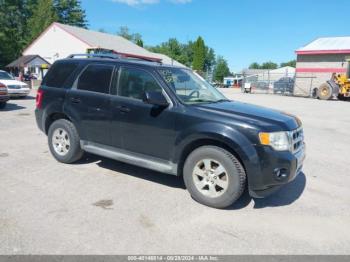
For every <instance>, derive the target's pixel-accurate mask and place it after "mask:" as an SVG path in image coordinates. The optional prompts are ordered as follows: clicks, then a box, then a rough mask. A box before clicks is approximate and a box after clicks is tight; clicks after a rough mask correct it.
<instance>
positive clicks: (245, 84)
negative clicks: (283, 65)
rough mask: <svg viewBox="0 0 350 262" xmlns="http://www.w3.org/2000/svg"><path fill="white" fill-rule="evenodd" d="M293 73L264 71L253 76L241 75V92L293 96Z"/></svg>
mask: <svg viewBox="0 0 350 262" xmlns="http://www.w3.org/2000/svg"><path fill="white" fill-rule="evenodd" d="M294 83H295V73H294V72H288V71H285V72H272V71H269V70H266V71H264V72H261V73H259V74H255V75H243V80H242V92H246V93H266V94H282V95H293V93H294Z"/></svg>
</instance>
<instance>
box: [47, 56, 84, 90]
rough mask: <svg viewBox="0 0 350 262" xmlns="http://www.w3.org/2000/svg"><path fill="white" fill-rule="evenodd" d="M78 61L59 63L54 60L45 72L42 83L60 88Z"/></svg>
mask: <svg viewBox="0 0 350 262" xmlns="http://www.w3.org/2000/svg"><path fill="white" fill-rule="evenodd" d="M78 65H79V63H78V62H70V63H62V62H61V63H60V62H56V63H55V64H53V66H52V67H51V68H50V70H49V72H47V74H46V76H45V78H44V80H43V85H46V86H50V87H58V88H62V87H63V85H64V84H65V82H66V81H67V79H68V78H69V77H70V75H71V74H72V73H73V72H74V70H75V69H76V68H77V67H78Z"/></svg>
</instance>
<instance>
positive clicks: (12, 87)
mask: <svg viewBox="0 0 350 262" xmlns="http://www.w3.org/2000/svg"><path fill="white" fill-rule="evenodd" d="M7 87H8V89H21V86H20V85H8V86H7Z"/></svg>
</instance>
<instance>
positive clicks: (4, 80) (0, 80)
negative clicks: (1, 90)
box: [0, 79, 27, 86]
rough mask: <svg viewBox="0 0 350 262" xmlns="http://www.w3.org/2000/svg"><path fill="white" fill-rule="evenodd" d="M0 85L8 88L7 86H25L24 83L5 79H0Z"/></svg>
mask: <svg viewBox="0 0 350 262" xmlns="http://www.w3.org/2000/svg"><path fill="white" fill-rule="evenodd" d="M0 83H2V84H4V85H6V86H9V85H16V86H26V85H27V84H26V83H23V82H21V81H17V80H7V79H0Z"/></svg>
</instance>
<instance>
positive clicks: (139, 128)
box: [111, 67, 175, 160]
mask: <svg viewBox="0 0 350 262" xmlns="http://www.w3.org/2000/svg"><path fill="white" fill-rule="evenodd" d="M145 91H159V92H164V90H162V87H161V85H160V84H159V82H158V81H157V80H156V78H155V77H154V75H153V74H152V73H151V72H149V71H146V70H144V69H140V68H136V67H135V68H134V67H121V68H120V70H119V77H118V88H117V96H116V98H115V99H114V100H113V99H112V102H111V108H113V109H112V110H114V111H115V112H117V113H118V115H119V117H118V119H117V120H118V123H119V124H120V125H119V126H118V128H120V131H121V134H122V148H123V149H124V150H127V151H131V152H134V153H139V154H144V155H147V156H153V157H156V158H160V159H164V160H169V159H170V152H171V150H172V147H173V145H174V140H175V130H174V124H175V116H174V115H175V114H174V112H173V111H172V107H171V106H169V107H167V108H159V107H157V106H154V105H149V104H146V103H144V102H143V101H142V96H143V94H144V92H145ZM115 128H117V126H115ZM113 133H114V129H113V130H112V136H114V135H113ZM112 139H113V138H112Z"/></svg>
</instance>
